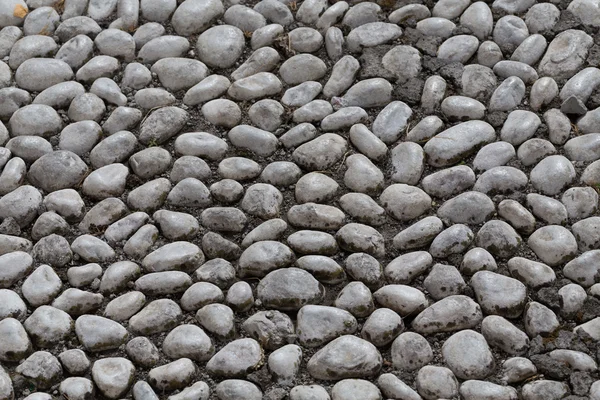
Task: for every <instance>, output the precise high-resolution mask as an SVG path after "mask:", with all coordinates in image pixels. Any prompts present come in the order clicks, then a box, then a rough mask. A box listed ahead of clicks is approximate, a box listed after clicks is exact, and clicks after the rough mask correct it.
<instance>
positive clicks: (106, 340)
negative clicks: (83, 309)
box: [75, 315, 128, 352]
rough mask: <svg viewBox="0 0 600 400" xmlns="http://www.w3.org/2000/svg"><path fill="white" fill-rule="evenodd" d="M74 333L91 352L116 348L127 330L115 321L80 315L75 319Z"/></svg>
mask: <svg viewBox="0 0 600 400" xmlns="http://www.w3.org/2000/svg"><path fill="white" fill-rule="evenodd" d="M75 333H76V334H77V338H78V339H79V341H80V342H81V343H82V344H83V346H84V347H85V348H86V349H87V350H89V351H92V352H99V351H104V350H110V349H115V348H118V347H119V346H120V345H122V344H124V343H125V341H126V339H127V336H128V335H127V330H126V329H125V328H123V327H122V326H121V325H120V324H118V323H117V322H114V321H111V320H109V319H106V318H103V317H98V316H95V315H82V316H81V317H79V318H77V320H76V321H75Z"/></svg>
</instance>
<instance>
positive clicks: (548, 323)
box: [524, 301, 559, 338]
mask: <svg viewBox="0 0 600 400" xmlns="http://www.w3.org/2000/svg"><path fill="white" fill-rule="evenodd" d="M524 317H525V321H524V323H525V332H527V334H528V335H529V337H530V338H534V337H536V336H537V335H543V336H547V335H550V334H551V333H552V332H554V331H555V330H556V328H558V326H559V322H558V318H557V317H556V315H555V314H554V312H552V310H550V309H549V308H548V307H546V306H544V305H543V304H540V303H538V302H535V301H532V302H530V303H528V304H527V306H526V307H525V313H524Z"/></svg>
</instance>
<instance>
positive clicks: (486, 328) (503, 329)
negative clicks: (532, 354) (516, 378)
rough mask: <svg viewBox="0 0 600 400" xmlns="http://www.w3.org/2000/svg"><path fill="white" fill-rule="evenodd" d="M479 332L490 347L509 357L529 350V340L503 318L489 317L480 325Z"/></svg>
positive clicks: (523, 333)
mask: <svg viewBox="0 0 600 400" xmlns="http://www.w3.org/2000/svg"><path fill="white" fill-rule="evenodd" d="M481 332H482V334H483V336H484V337H485V339H486V341H487V342H488V343H489V344H490V345H491V346H492V347H497V348H499V349H500V350H502V351H504V352H505V353H508V354H510V355H513V356H514V355H520V354H523V353H525V352H526V351H527V349H528V348H529V338H528V337H527V335H526V334H525V332H523V331H521V330H519V329H518V328H517V327H516V326H514V325H513V324H512V323H510V322H509V321H508V320H506V319H505V318H503V317H499V316H495V315H490V316H488V317H485V318H484V320H483V321H482V323H481Z"/></svg>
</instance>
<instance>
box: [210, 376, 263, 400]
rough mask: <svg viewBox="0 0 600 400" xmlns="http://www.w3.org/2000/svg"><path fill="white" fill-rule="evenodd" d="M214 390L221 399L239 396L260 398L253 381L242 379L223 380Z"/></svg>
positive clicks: (230, 399) (252, 399)
mask: <svg viewBox="0 0 600 400" xmlns="http://www.w3.org/2000/svg"><path fill="white" fill-rule="evenodd" d="M215 392H216V394H217V396H218V398H219V399H222V400H233V399H237V398H240V397H244V398H246V399H249V400H259V399H262V392H261V391H260V389H259V388H258V387H257V386H256V385H254V384H253V383H250V382H248V381H244V380H242V379H227V380H224V381H222V382H221V383H219V384H218V385H217V386H216V388H215Z"/></svg>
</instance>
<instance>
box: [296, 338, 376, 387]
mask: <svg viewBox="0 0 600 400" xmlns="http://www.w3.org/2000/svg"><path fill="white" fill-rule="evenodd" d="M381 365H382V358H381V355H380V354H379V351H377V349H376V348H375V346H373V345H372V344H370V343H369V342H367V341H365V340H362V339H359V338H357V337H355V336H351V335H344V336H341V337H339V338H337V339H335V340H333V341H332V342H330V343H329V344H327V345H326V346H325V347H323V348H322V349H321V350H319V351H318V352H317V353H315V355H314V356H312V357H311V359H310V360H309V361H308V365H307V367H308V372H309V373H310V374H311V376H312V377H314V378H316V379H323V380H332V379H335V380H337V379H345V378H363V377H365V378H366V377H369V376H372V375H373V374H376V373H377V372H378V371H379V370H380V368H381Z"/></svg>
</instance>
